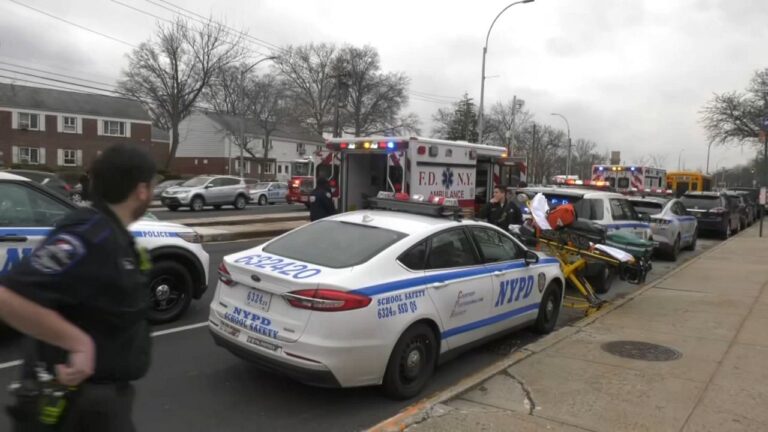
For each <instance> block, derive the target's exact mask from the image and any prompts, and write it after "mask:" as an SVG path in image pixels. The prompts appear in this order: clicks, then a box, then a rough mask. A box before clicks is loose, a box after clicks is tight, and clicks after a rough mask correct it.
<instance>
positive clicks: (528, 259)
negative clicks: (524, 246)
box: [525, 250, 539, 265]
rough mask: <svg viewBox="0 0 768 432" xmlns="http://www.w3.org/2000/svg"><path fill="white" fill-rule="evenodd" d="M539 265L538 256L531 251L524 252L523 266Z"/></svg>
mask: <svg viewBox="0 0 768 432" xmlns="http://www.w3.org/2000/svg"><path fill="white" fill-rule="evenodd" d="M538 263H539V255H538V254H537V253H536V252H534V251H531V250H527V251H525V264H526V265H533V264H538Z"/></svg>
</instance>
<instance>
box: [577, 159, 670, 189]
mask: <svg viewBox="0 0 768 432" xmlns="http://www.w3.org/2000/svg"><path fill="white" fill-rule="evenodd" d="M666 179H667V171H666V170H665V169H662V168H653V167H646V166H636V165H593V166H592V181H593V182H596V181H605V182H607V183H608V185H609V186H610V187H612V188H614V189H615V190H616V191H617V192H621V193H625V192H643V191H649V190H654V189H655V190H658V189H663V188H666V186H667V180H666Z"/></svg>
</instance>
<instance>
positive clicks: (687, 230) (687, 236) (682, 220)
mask: <svg viewBox="0 0 768 432" xmlns="http://www.w3.org/2000/svg"><path fill="white" fill-rule="evenodd" d="M671 210H672V214H674V215H675V219H677V222H678V223H679V224H680V240H681V241H682V244H684V245H686V244H690V243H691V242H692V241H693V235H694V233H695V232H696V225H697V224H696V217H695V216H691V215H690V214H689V213H688V210H686V209H685V206H684V205H683V204H682V203H681V202H680V201H675V202H674V203H672V209H671Z"/></svg>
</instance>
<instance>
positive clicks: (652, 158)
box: [648, 153, 667, 168]
mask: <svg viewBox="0 0 768 432" xmlns="http://www.w3.org/2000/svg"><path fill="white" fill-rule="evenodd" d="M648 161H649V162H650V164H651V166H652V167H654V168H666V167H667V155H666V154H664V153H651V154H649V155H648Z"/></svg>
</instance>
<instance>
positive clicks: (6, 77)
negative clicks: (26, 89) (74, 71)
mask: <svg viewBox="0 0 768 432" xmlns="http://www.w3.org/2000/svg"><path fill="white" fill-rule="evenodd" d="M0 78H5V79H9V80H12V81H23V82H26V83H31V84H38V85H43V86H46V87H51V88H55V89H59V90H67V91H71V92H76V93H84V94H91V95H96V96H109V95H105V94H101V93H93V92H88V91H84V90H80V89H73V88H71V87H64V86H59V85H55V84H50V83H46V82H40V81H34V80H30V79H26V78H19V77H11V76H8V75H2V74H0Z"/></svg>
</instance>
